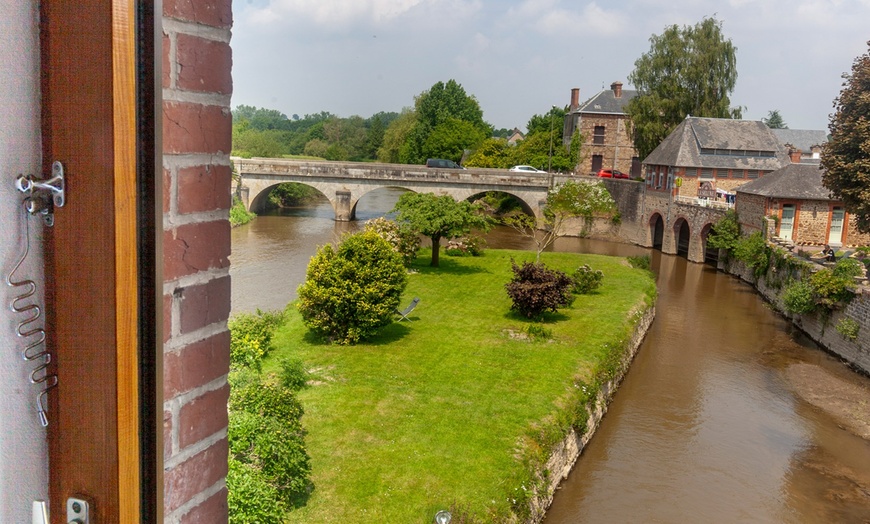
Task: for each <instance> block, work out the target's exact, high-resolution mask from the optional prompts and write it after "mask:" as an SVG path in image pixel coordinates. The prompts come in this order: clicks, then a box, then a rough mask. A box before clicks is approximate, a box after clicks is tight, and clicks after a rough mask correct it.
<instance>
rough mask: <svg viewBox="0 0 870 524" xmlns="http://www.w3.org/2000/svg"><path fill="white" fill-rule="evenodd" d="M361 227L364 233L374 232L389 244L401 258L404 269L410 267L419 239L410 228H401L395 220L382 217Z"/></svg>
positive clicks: (417, 248) (418, 246) (418, 247)
mask: <svg viewBox="0 0 870 524" xmlns="http://www.w3.org/2000/svg"><path fill="white" fill-rule="evenodd" d="M363 227H364V229H365V231H374V232H375V233H377V234H378V235H380V236H381V238H383V239H384V240H386V241H387V242H389V243H390V245H391V246H393V249H395V250H396V252H397V253H399V254H400V255H401V256H402V263H403V264H405V266H406V267H408V266H410V265H411V262H413V261H414V259H415V258H416V257H417V251H418V250H419V249H420V237H419V235H417V234H416V233H414V232H413V231H411V229H410V228H407V227H405V228H403V227H401V226H400V225H399V223H398V222H396V221H395V220H389V219H387V218H384V217H380V218H375V219H372V220H368V221H366V223H365V226H363Z"/></svg>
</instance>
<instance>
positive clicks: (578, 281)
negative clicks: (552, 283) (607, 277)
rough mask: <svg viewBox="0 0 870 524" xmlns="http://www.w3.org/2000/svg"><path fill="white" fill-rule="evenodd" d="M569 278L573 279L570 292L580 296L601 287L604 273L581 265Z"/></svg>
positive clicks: (586, 265)
mask: <svg viewBox="0 0 870 524" xmlns="http://www.w3.org/2000/svg"><path fill="white" fill-rule="evenodd" d="M571 277H572V278H573V279H574V288H573V289H572V291H573V292H574V293H577V294H580V295H588V294H589V293H592V292H593V291H595V290H596V289H598V288H599V287H600V286H601V281H602V280H604V273H602V272H601V271H598V270H595V269H592V268H591V267H589V265H588V264H583V265H582V266H580V267H578V268H577V270H576V271H574V274H573V275H571Z"/></svg>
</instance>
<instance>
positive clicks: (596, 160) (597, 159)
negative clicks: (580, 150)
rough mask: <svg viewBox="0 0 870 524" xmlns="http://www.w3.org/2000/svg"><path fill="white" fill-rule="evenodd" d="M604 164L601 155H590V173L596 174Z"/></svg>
mask: <svg viewBox="0 0 870 524" xmlns="http://www.w3.org/2000/svg"><path fill="white" fill-rule="evenodd" d="M603 164H604V157H603V156H601V155H592V172H593V173H598V171H599V170H600V169H601V166H602V165H603Z"/></svg>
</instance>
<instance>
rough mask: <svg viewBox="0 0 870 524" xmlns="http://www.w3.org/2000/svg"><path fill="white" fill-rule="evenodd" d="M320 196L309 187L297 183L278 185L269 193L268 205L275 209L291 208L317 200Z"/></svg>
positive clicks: (318, 192)
mask: <svg viewBox="0 0 870 524" xmlns="http://www.w3.org/2000/svg"><path fill="white" fill-rule="evenodd" d="M321 196H322V195H321V193H320V191H318V190H316V189H314V188H313V187H311V186H307V185H305V184H300V183H298V182H284V183H283V184H278V185H277V186H275V187H274V188H272V190H271V191H270V192H269V203H270V204H272V205H273V206H275V207H293V206H299V205H302V204H305V203H306V202H312V201H314V200H317V199H318V198H320V197H321Z"/></svg>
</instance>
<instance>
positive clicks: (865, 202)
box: [822, 42, 870, 233]
mask: <svg viewBox="0 0 870 524" xmlns="http://www.w3.org/2000/svg"><path fill="white" fill-rule="evenodd" d="M867 45H868V48H870V42H867ZM843 78H844V79H845V81H844V82H843V89H842V90H841V91H840V96H839V97H837V100H836V101H835V102H834V108H835V110H836V111H835V113H834V114H833V115H831V121H830V125H829V127H828V129H829V130H830V132H831V139H830V140H829V141H828V142H827V143H826V144H825V145H824V147H823V149H822V169H823V170H824V174H823V177H822V181H823V183H824V185H825V187H827V188H828V189H830V190H831V193H833V195H834V196H835V197H836V198H838V199H839V200H842V201H843V205H844V206H845V208H846V210H847V211H849V213H851V214H852V215H853V216H855V217H856V218H857V223H858V230H860V231H862V232H864V233H868V232H870V189H868V188H870V117H868V115H870V51H868V52H867V53H865V54H863V55H861V56H859V57H858V58H856V59H855V61H854V62H853V63H852V74H851V75H850V74H845V75H843Z"/></svg>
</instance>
